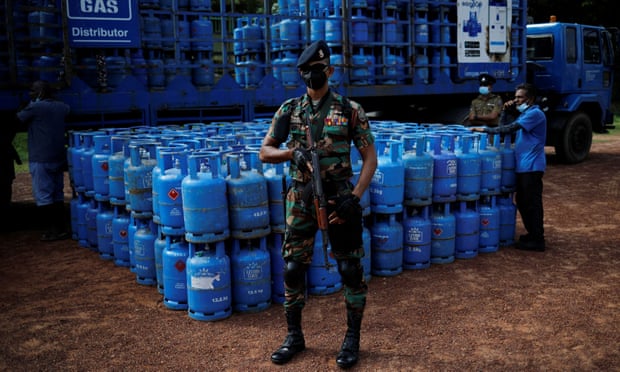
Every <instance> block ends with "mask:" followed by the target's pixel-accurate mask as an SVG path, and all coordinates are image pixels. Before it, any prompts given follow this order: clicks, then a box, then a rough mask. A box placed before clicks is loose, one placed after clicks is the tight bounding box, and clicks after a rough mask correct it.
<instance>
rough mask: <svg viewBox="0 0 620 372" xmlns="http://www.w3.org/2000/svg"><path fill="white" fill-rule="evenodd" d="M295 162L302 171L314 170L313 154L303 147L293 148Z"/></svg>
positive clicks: (293, 160)
mask: <svg viewBox="0 0 620 372" xmlns="http://www.w3.org/2000/svg"><path fill="white" fill-rule="evenodd" d="M291 161H292V162H293V164H295V165H296V166H297V169H299V170H300V171H302V172H312V156H310V152H309V151H308V150H306V149H303V148H300V147H298V148H296V149H294V150H293V159H292V160H291Z"/></svg>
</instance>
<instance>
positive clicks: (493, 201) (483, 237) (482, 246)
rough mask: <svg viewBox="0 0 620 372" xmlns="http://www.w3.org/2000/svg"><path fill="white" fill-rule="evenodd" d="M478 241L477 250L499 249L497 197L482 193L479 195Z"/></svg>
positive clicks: (481, 251) (489, 250) (492, 250)
mask: <svg viewBox="0 0 620 372" xmlns="http://www.w3.org/2000/svg"><path fill="white" fill-rule="evenodd" d="M479 209H480V242H479V246H478V247H479V248H478V252H480V253H490V252H497V250H498V249H499V228H500V210H499V207H498V206H497V197H496V196H494V195H482V196H481V197H480V204H479Z"/></svg>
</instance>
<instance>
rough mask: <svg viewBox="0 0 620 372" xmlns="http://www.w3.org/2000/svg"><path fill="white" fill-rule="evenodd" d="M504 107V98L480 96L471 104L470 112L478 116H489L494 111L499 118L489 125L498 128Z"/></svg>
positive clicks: (493, 95)
mask: <svg viewBox="0 0 620 372" xmlns="http://www.w3.org/2000/svg"><path fill="white" fill-rule="evenodd" d="M502 105H503V102H502V98H501V97H500V96H498V95H497V94H493V93H489V94H480V95H479V96H478V97H476V98H474V100H473V101H472V102H471V109H470V110H471V112H473V113H474V115H477V116H482V115H488V114H490V113H492V112H493V111H495V112H497V114H498V115H497V118H496V119H495V120H494V121H493V122H492V123H489V125H493V126H497V124H499V116H500V114H501V112H502Z"/></svg>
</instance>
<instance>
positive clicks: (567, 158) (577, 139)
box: [555, 112, 592, 164]
mask: <svg viewBox="0 0 620 372" xmlns="http://www.w3.org/2000/svg"><path fill="white" fill-rule="evenodd" d="M590 146H592V121H591V120H590V117H589V116H588V115H587V114H586V113H584V112H577V113H575V114H574V115H572V116H571V117H569V118H568V120H567V121H566V125H565V126H564V130H563V131H562V134H561V135H560V138H559V139H558V141H557V143H556V145H555V152H556V154H557V155H558V156H559V157H560V158H561V159H562V161H564V162H565V163H568V164H576V163H580V162H582V161H584V160H585V158H586V157H587V156H588V154H589V153H590Z"/></svg>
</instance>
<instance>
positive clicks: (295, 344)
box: [271, 309, 306, 364]
mask: <svg viewBox="0 0 620 372" xmlns="http://www.w3.org/2000/svg"><path fill="white" fill-rule="evenodd" d="M286 323H287V324H288V334H287V335H286V338H285V339H284V342H283V343H282V346H280V348H279V349H278V350H276V351H274V352H273V354H271V361H272V362H273V363H275V364H284V363H287V362H288V361H289V360H291V359H292V358H293V356H295V354H297V353H299V352H300V351H303V350H304V349H305V348H306V341H305V340H304V334H303V333H302V331H301V309H296V310H287V311H286Z"/></svg>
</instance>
